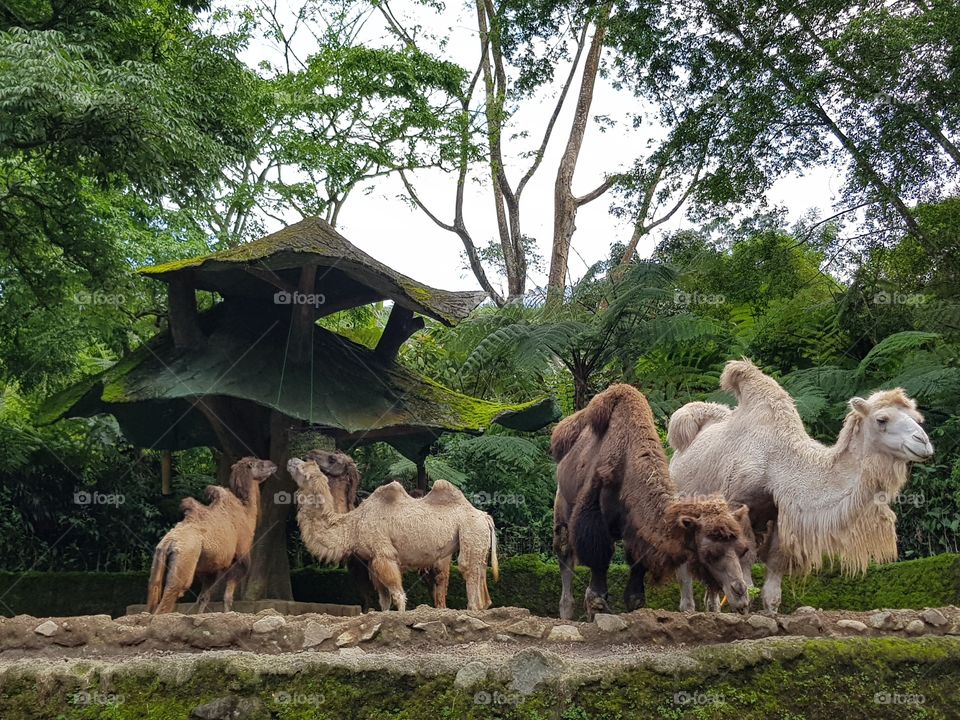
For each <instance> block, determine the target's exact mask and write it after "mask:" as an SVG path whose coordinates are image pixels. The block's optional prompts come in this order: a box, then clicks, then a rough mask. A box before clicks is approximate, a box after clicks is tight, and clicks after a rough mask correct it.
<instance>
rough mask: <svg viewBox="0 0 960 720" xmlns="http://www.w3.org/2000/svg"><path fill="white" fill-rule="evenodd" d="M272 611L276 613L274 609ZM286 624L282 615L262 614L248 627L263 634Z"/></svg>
mask: <svg viewBox="0 0 960 720" xmlns="http://www.w3.org/2000/svg"><path fill="white" fill-rule="evenodd" d="M264 612H265V613H266V612H268V611H266V610H265V611H264ZM274 613H276V611H274ZM286 624H287V621H286V620H285V619H284V618H283V616H282V615H277V614H273V615H264V616H263V617H262V618H260V619H259V620H257V621H256V622H255V623H253V625H252V626H251V627H250V629H251V630H253V632H255V633H260V634H264V633H269V632H273V631H274V630H279V629H280V628H282V627H283V626H284V625H286Z"/></svg>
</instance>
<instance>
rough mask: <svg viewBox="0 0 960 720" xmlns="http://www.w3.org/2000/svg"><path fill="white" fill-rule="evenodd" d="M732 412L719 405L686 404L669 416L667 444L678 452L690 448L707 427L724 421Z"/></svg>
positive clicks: (706, 403) (704, 403) (703, 403)
mask: <svg viewBox="0 0 960 720" xmlns="http://www.w3.org/2000/svg"><path fill="white" fill-rule="evenodd" d="M731 412H733V411H732V410H731V409H730V408H728V407H727V406H726V405H721V404H720V403H708V402H692V403H687V404H686V405H684V406H683V407H682V408H680V409H679V410H677V411H676V412H675V413H674V414H673V415H671V416H670V424H669V425H668V426H667V442H668V443H670V447H672V448H673V449H674V450H676V451H678V452H680V451H682V450H686V449H687V448H688V447H690V444H691V443H692V442H693V439H694V438H695V437H696V436H697V434H698V433H699V432H700V431H701V430H703V429H704V428H705V427H707V426H708V425H711V424H713V423H716V422H722V421H724V420H726V419H727V418H728V417H729V416H730V413H731Z"/></svg>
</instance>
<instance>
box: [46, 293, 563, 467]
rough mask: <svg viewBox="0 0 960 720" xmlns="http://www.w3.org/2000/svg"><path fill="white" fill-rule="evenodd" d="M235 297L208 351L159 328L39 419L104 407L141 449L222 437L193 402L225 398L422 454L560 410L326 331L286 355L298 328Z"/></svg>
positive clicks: (538, 422) (208, 325)
mask: <svg viewBox="0 0 960 720" xmlns="http://www.w3.org/2000/svg"><path fill="white" fill-rule="evenodd" d="M229 304H230V303H229V302H225V303H222V304H221V305H220V306H218V308H217V309H215V310H213V311H211V312H208V313H205V314H204V316H202V318H201V319H202V322H203V324H204V326H205V329H206V330H207V332H208V338H207V342H206V344H205V345H204V346H203V347H199V348H194V349H191V350H189V351H184V350H178V349H176V348H175V347H174V345H173V342H172V341H171V339H170V338H169V336H168V335H166V334H162V335H159V336H158V337H156V338H155V339H154V340H153V341H151V342H150V343H149V344H148V345H146V346H144V347H142V348H140V349H139V350H137V351H136V352H134V353H131V354H130V355H128V356H127V357H125V358H124V359H123V360H121V361H120V362H118V363H117V364H116V365H114V366H113V367H111V368H109V369H108V370H106V371H104V372H102V373H100V374H99V375H96V376H94V377H92V378H88V379H87V380H86V381H84V382H81V383H79V384H78V385H76V386H74V387H72V388H70V389H68V390H66V391H65V392H63V393H61V394H60V395H57V396H55V397H53V398H51V399H50V400H49V401H48V402H47V403H46V404H45V406H44V407H43V408H42V410H41V417H40V420H41V422H53V421H55V420H57V419H59V418H61V417H69V416H78V415H80V416H87V415H93V414H97V413H104V412H106V413H111V414H113V415H115V416H116V417H117V420H118V422H119V423H120V427H121V428H122V429H123V431H124V433H125V435H126V436H127V438H128V439H129V440H130V441H131V442H132V443H134V444H135V445H139V446H142V447H154V448H164V449H174V450H175V449H183V448H186V447H193V446H198V445H216V440H215V438H214V437H213V434H212V431H211V430H210V428H209V425H208V423H207V421H206V419H205V418H204V417H203V416H202V415H201V413H200V412H199V411H198V410H196V409H195V408H194V407H193V400H194V398H197V397H200V396H210V395H216V396H227V397H232V398H238V399H241V400H248V401H251V402H254V403H257V404H258V405H261V406H264V407H268V408H273V409H276V410H279V411H280V412H282V413H283V414H285V415H287V416H289V417H291V418H297V419H300V420H304V421H306V422H308V423H310V424H311V425H313V426H316V427H318V428H321V429H323V430H324V431H326V432H330V434H333V435H335V436H337V437H339V438H340V439H341V440H343V441H345V442H352V441H361V442H362V441H373V440H386V441H388V442H391V444H393V445H395V446H396V447H397V448H398V449H399V450H400V451H401V452H404V453H405V454H407V455H408V456H415V455H416V454H417V453H418V452H421V451H422V450H423V448H424V447H426V446H427V445H429V444H430V443H431V442H432V441H433V440H434V439H435V438H436V437H437V435H439V434H440V433H441V432H444V431H460V432H481V431H483V430H485V429H486V428H487V427H489V425H490V424H491V423H498V424H500V425H502V426H505V427H509V428H513V429H517V430H535V429H538V428H540V427H543V426H544V425H546V424H548V423H550V422H553V421H554V420H556V419H557V418H558V417H559V411H558V409H557V407H556V403H555V402H554V401H553V400H551V399H549V398H541V399H539V400H534V401H532V402H528V403H523V404H519V405H503V404H499V403H493V402H488V401H486V400H480V399H477V398H473V397H470V396H467V395H463V394H462V393H458V392H455V391H453V390H451V389H449V388H447V387H444V386H442V385H439V384H438V383H435V382H433V381H432V380H428V379H427V378H424V377H422V376H419V375H417V374H416V373H414V372H412V371H410V370H408V369H406V368H405V367H403V366H401V365H399V364H397V363H396V362H392V361H384V360H383V359H381V357H380V356H378V355H377V354H376V353H375V352H374V351H372V350H370V349H368V348H366V347H364V346H362V345H358V344H356V343H353V342H351V341H349V340H347V339H346V338H344V337H342V336H340V335H337V334H336V333H332V332H329V331H327V330H324V329H322V328H320V327H316V328H315V329H314V337H313V356H312V360H311V361H310V362H307V363H302V364H295V363H290V362H287V361H286V359H287V358H286V347H287V342H288V340H289V325H288V324H287V323H286V322H284V321H279V320H277V319H276V316H274V315H271V314H269V313H264V314H246V313H240V312H236V310H235V309H233V308H224V307H223V306H224V305H229ZM224 420H228V419H227V418H224Z"/></svg>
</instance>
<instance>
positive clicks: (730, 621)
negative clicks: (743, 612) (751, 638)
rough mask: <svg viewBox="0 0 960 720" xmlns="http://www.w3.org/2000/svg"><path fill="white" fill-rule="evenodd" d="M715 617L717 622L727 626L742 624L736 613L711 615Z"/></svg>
mask: <svg viewBox="0 0 960 720" xmlns="http://www.w3.org/2000/svg"><path fill="white" fill-rule="evenodd" d="M711 614H712V615H715V616H716V618H717V620H719V621H720V622H722V623H723V624H725V625H739V624H740V622H741V619H740V616H739V615H736V614H734V613H711Z"/></svg>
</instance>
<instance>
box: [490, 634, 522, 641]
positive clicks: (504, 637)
mask: <svg viewBox="0 0 960 720" xmlns="http://www.w3.org/2000/svg"><path fill="white" fill-rule="evenodd" d="M493 639H494V640H496V641H497V642H516V641H517V639H516V638H515V637H511V636H509V635H505V634H503V633H497V634H496V635H494V636H493Z"/></svg>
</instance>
